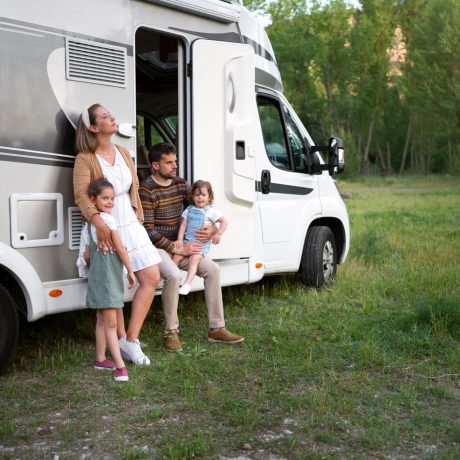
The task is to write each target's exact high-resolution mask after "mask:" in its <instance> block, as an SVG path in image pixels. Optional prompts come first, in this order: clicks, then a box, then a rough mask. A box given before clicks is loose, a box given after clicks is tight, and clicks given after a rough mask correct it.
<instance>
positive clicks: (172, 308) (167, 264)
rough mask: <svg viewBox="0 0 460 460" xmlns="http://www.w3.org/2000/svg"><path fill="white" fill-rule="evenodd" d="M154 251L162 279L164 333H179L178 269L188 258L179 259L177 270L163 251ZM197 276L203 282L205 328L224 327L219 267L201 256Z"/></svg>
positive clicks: (186, 263) (182, 268)
mask: <svg viewBox="0 0 460 460" xmlns="http://www.w3.org/2000/svg"><path fill="white" fill-rule="evenodd" d="M158 252H159V254H160V256H161V262H160V265H159V268H160V275H161V277H162V278H163V280H164V285H163V289H162V294H161V302H162V304H163V314H164V318H165V333H168V332H171V331H179V318H178V316H177V307H178V305H179V285H180V272H179V267H180V268H181V270H187V268H188V257H185V258H184V259H182V260H181V261H180V263H179V267H177V265H176V264H175V263H174V262H173V261H172V259H171V256H170V255H169V253H168V252H166V251H165V250H164V249H158ZM197 275H198V276H199V277H201V278H203V279H204V297H205V302H206V308H207V309H208V322H209V328H210V329H214V328H218V327H224V326H225V320H224V305H223V302H222V288H221V286H220V268H219V265H217V264H216V263H215V262H214V261H213V260H211V259H209V258H208V257H203V259H202V260H201V261H200V263H199V264H198V270H197Z"/></svg>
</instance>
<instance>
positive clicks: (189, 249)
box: [180, 241, 203, 257]
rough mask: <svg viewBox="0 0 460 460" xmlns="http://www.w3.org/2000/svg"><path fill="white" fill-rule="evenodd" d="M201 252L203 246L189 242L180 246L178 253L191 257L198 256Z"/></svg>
mask: <svg viewBox="0 0 460 460" xmlns="http://www.w3.org/2000/svg"><path fill="white" fill-rule="evenodd" d="M202 250H203V245H202V244H201V243H197V242H196V241H189V242H188V243H187V244H184V245H183V246H182V249H181V251H180V255H181V256H185V257H187V256H191V255H193V254H199V253H200V252H201V251H202Z"/></svg>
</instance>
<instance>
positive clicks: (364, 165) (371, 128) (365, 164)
mask: <svg viewBox="0 0 460 460" xmlns="http://www.w3.org/2000/svg"><path fill="white" fill-rule="evenodd" d="M376 114H377V108H376V107H374V110H373V111H372V118H371V121H370V123H369V129H368V130H367V142H366V146H365V147H364V153H363V161H362V173H363V174H369V151H370V149H371V143H372V134H373V132H374V122H375V116H376Z"/></svg>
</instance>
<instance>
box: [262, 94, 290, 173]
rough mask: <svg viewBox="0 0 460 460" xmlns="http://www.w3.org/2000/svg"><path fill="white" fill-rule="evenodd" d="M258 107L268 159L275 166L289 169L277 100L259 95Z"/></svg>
mask: <svg viewBox="0 0 460 460" xmlns="http://www.w3.org/2000/svg"><path fill="white" fill-rule="evenodd" d="M258 109H259V117H260V124H261V127H262V134H263V137H264V143H265V151H266V152H267V156H268V159H269V160H270V162H271V163H272V164H273V165H274V166H276V167H277V168H280V169H287V170H289V169H291V168H290V165H289V154H288V149H287V146H286V140H285V136H284V127H283V118H282V114H281V111H280V108H279V103H278V101H275V100H272V99H269V98H265V97H259V98H258Z"/></svg>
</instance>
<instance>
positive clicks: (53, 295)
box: [48, 289, 62, 297]
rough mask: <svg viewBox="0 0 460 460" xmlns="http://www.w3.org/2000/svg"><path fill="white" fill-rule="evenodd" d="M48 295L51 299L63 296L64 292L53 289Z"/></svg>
mask: <svg viewBox="0 0 460 460" xmlns="http://www.w3.org/2000/svg"><path fill="white" fill-rule="evenodd" d="M48 295H49V296H50V297H59V296H60V295H62V291H61V290H60V289H52V290H51V291H50V292H48Z"/></svg>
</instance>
